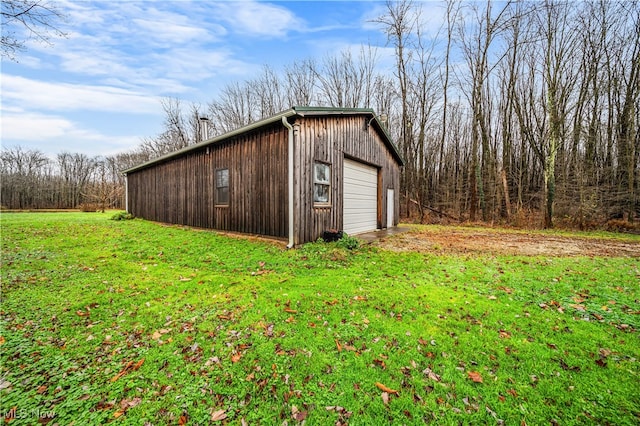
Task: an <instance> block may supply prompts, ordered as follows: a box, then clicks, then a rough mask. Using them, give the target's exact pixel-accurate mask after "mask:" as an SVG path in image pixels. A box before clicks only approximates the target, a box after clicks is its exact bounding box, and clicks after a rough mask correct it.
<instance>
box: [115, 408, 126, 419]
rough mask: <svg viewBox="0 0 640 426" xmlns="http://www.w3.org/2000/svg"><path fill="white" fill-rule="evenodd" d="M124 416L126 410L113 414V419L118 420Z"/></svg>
mask: <svg viewBox="0 0 640 426" xmlns="http://www.w3.org/2000/svg"><path fill="white" fill-rule="evenodd" d="M122 415H124V410H122V409H120V410H118V411H116V412H115V413H113V417H114V418H116V419H117V418H118V417H120V416H122Z"/></svg>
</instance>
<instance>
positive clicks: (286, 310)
mask: <svg viewBox="0 0 640 426" xmlns="http://www.w3.org/2000/svg"><path fill="white" fill-rule="evenodd" d="M284 311H285V312H287V313H289V314H297V313H298V311H296V310H295V309H291V308H284Z"/></svg>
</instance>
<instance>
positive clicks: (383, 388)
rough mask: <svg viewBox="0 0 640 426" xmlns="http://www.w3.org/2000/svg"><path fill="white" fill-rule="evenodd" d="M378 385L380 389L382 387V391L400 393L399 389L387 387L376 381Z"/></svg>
mask: <svg viewBox="0 0 640 426" xmlns="http://www.w3.org/2000/svg"><path fill="white" fill-rule="evenodd" d="M376 387H377V388H378V389H380V390H381V391H382V392H387V393H390V394H394V395H398V391H397V390H393V389H391V388H388V387H386V386H385V385H383V384H382V383H380V382H376Z"/></svg>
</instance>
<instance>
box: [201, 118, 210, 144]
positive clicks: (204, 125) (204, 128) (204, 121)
mask: <svg viewBox="0 0 640 426" xmlns="http://www.w3.org/2000/svg"><path fill="white" fill-rule="evenodd" d="M198 120H200V137H201V138H202V140H203V141H206V140H207V139H209V119H208V118H207V117H200V118H198Z"/></svg>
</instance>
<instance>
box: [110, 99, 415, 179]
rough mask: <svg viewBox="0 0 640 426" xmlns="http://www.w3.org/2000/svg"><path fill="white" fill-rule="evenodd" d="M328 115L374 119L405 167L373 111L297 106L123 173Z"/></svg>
mask: <svg viewBox="0 0 640 426" xmlns="http://www.w3.org/2000/svg"><path fill="white" fill-rule="evenodd" d="M327 115H368V116H370V117H371V118H372V123H375V125H376V128H377V129H378V131H379V133H380V135H381V136H382V140H383V141H384V143H385V145H386V146H387V148H389V150H390V151H391V153H392V154H393V156H394V157H395V158H396V160H398V163H399V164H400V165H401V166H403V165H404V161H403V160H402V157H401V156H400V153H399V152H398V149H397V148H396V146H395V144H394V143H393V142H392V141H391V137H390V136H389V133H387V130H386V128H385V126H384V125H383V124H382V123H381V122H380V120H379V118H378V116H376V115H375V112H374V111H373V109H370V108H334V107H309V106H296V107H293V108H290V109H288V110H285V111H282V112H280V113H278V114H276V115H273V116H271V117H267V118H263V119H262V120H258V121H255V122H253V123H251V124H248V125H246V126H243V127H239V128H237V129H235V130H232V131H230V132H227V133H224V134H222V135H219V136H215V137H213V138H209V139H207V140H206V141H202V142H199V143H197V144H193V145H189V146H186V147H184V148H182V149H179V150H177V151H174V152H170V153H168V154H165V155H162V156H160V157H157V158H154V159H152V160H149V161H147V162H145V163H142V164H138V165H137V166H134V167H131V168H129V169H127V170H124V171H123V172H122V173H124V174H125V175H126V174H127V173H132V172H135V171H138V170H142V169H146V168H147V167H150V166H152V165H154V164H157V163H163V162H165V161H168V160H170V159H172V158H174V157H179V156H181V155H183V154H186V153H188V152H191V151H195V150H197V149H200V148H203V147H207V146H211V145H214V144H216V143H220V142H223V141H225V140H227V139H230V138H232V137H234V136H238V135H241V134H243V133H246V132H249V131H252V130H255V129H258V128H261V127H264V126H267V125H269V124H273V123H276V122H280V121H282V118H283V117H293V116H299V117H305V116H327Z"/></svg>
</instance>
